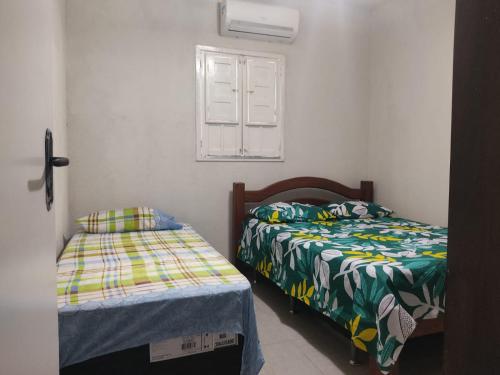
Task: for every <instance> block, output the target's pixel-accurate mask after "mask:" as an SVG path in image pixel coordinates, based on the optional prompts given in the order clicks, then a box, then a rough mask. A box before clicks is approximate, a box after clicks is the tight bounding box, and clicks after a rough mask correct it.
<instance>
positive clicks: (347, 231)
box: [238, 217, 447, 372]
mask: <svg viewBox="0 0 500 375" xmlns="http://www.w3.org/2000/svg"><path fill="white" fill-rule="evenodd" d="M446 255H447V230H446V229H445V228H441V227H437V226H431V225H427V224H423V223H418V222H415V221H409V220H405V219H398V218H388V217H385V218H379V219H355V220H354V219H348V220H338V221H316V222H301V223H287V224H285V223H281V224H270V223H267V222H263V221H259V220H258V219H256V218H250V217H249V218H247V219H246V221H245V223H244V230H243V236H242V240H241V243H240V247H239V250H238V258H239V259H240V260H241V261H243V262H244V263H246V264H248V265H250V266H251V267H253V268H255V269H256V270H257V271H259V272H260V273H261V274H262V275H264V276H265V277H267V278H269V279H270V280H271V281H272V282H274V283H275V284H276V285H278V286H279V287H280V288H281V289H283V290H284V291H285V293H287V294H289V295H290V296H292V297H294V298H297V299H299V300H301V301H303V302H304V303H305V304H307V305H309V306H311V307H312V308H314V309H315V310H317V311H319V312H321V313H323V314H325V315H327V316H328V317H330V318H331V319H333V320H334V321H336V322H337V323H339V324H341V325H342V326H344V327H345V328H347V329H348V330H349V331H350V333H351V338H352V341H353V344H354V345H355V346H356V347H358V348H359V349H361V350H364V351H367V352H369V353H370V354H371V355H373V356H374V357H375V358H377V362H378V364H379V367H380V369H381V370H382V371H383V372H388V371H389V370H390V368H391V366H392V365H393V364H394V363H395V362H396V361H397V359H398V356H399V353H400V352H401V349H402V348H403V345H404V343H405V342H406V340H407V338H408V337H409V336H410V335H411V334H412V332H413V331H414V330H415V328H416V324H417V323H416V320H417V319H433V318H436V317H438V316H439V315H440V314H442V313H444V307H445V288H444V286H445V279H446Z"/></svg>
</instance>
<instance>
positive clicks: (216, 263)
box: [57, 225, 247, 308]
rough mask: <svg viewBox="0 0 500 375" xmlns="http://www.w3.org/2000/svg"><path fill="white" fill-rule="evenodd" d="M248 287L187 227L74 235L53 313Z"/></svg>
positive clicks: (64, 257)
mask: <svg viewBox="0 0 500 375" xmlns="http://www.w3.org/2000/svg"><path fill="white" fill-rule="evenodd" d="M241 282H247V281H246V279H245V277H244V276H243V275H241V274H240V273H239V272H238V271H237V270H236V268H235V267H234V266H233V265H231V264H230V263H229V262H228V261H227V260H226V258H224V257H223V256H222V255H221V254H219V253H218V252H217V251H216V250H215V249H214V248H212V247H211V246H210V245H209V244H208V243H207V242H206V241H205V240H204V239H203V238H202V237H201V236H200V235H198V234H197V233H196V232H195V231H194V230H193V229H192V228H191V227H190V226H189V225H184V226H183V229H181V230H166V231H144V232H127V233H105V234H89V233H78V234H76V235H75V236H74V237H73V238H72V239H71V241H70V242H69V243H68V245H67V246H66V248H65V250H64V252H63V253H62V255H61V257H60V259H59V261H58V262H57V303H58V308H62V307H64V306H68V305H79V304H84V303H86V302H89V301H94V302H95V301H97V302H99V301H104V300H107V299H111V298H125V297H128V296H139V295H142V294H148V293H153V292H162V291H167V290H169V289H172V288H183V287H190V286H192V287H196V286H210V285H222V284H231V283H241Z"/></svg>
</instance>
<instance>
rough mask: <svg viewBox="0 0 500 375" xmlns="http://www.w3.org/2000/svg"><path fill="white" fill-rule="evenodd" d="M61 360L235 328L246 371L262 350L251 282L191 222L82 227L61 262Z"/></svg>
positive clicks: (254, 369) (253, 370)
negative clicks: (159, 227) (169, 226)
mask: <svg viewBox="0 0 500 375" xmlns="http://www.w3.org/2000/svg"><path fill="white" fill-rule="evenodd" d="M57 303H58V313H59V346H60V367H65V366H68V365H71V364H74V363H78V362H81V361H85V360H87V359H90V358H93V357H96V356H100V355H103V354H107V353H111V352H115V351H119V350H124V349H128V348H132V347H137V346H140V345H145V344H148V343H152V342H159V341H162V340H166V339H170V338H175V337H180V336H188V335H195V334H199V333H200V332H214V333H215V332H234V333H239V334H242V335H243V336H244V337H245V340H244V348H243V354H242V367H241V374H257V373H258V372H259V370H260V368H261V367H262V364H263V357H262V354H261V350H260V344H259V341H258V336H257V329H256V322H255V312H254V306H253V295H252V290H251V287H250V284H249V283H248V281H247V280H246V278H245V277H244V276H243V275H241V274H240V273H239V272H238V271H237V270H236V268H234V267H233V266H232V265H231V264H230V263H229V262H228V261H227V260H226V259H225V258H224V257H223V256H222V255H221V254H219V253H218V252H217V251H216V250H215V249H214V248H213V247H211V246H210V245H209V244H208V243H207V242H206V241H205V240H204V239H203V238H202V237H201V236H200V235H198V234H197V233H196V232H195V231H194V230H193V229H192V228H191V227H190V226H189V225H183V228H182V229H180V230H170V231H144V232H127V233H106V234H88V233H78V234H76V235H75V236H74V237H73V238H72V239H71V240H70V242H69V243H68V245H67V246H66V248H65V250H64V251H63V253H62V255H61V257H60V258H59V260H58V262H57Z"/></svg>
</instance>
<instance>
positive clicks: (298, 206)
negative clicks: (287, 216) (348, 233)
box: [292, 202, 335, 221]
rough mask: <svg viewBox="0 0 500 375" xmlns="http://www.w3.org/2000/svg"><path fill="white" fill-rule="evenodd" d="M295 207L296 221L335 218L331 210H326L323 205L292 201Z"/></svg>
mask: <svg viewBox="0 0 500 375" xmlns="http://www.w3.org/2000/svg"><path fill="white" fill-rule="evenodd" d="M292 206H293V208H294V209H295V220H296V221H316V220H329V219H335V215H333V214H332V213H331V212H330V211H327V210H325V209H324V208H323V207H318V206H314V205H312V204H304V203H295V202H293V203H292Z"/></svg>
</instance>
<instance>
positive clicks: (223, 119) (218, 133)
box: [196, 46, 284, 160]
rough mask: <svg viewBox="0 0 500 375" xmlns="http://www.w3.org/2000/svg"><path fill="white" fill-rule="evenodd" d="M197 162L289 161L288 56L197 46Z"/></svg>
mask: <svg viewBox="0 0 500 375" xmlns="http://www.w3.org/2000/svg"><path fill="white" fill-rule="evenodd" d="M196 59H197V63H196V77H197V78H196V87H197V89H196V103H197V105H196V124H197V125H196V127H197V128H196V129H197V131H196V134H197V146H196V147H197V160H259V159H261V160H283V118H282V105H283V90H284V57H283V56H281V55H276V54H270V53H264V52H248V51H238V50H229V49H224V48H215V47H207V46H197V47H196Z"/></svg>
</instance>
